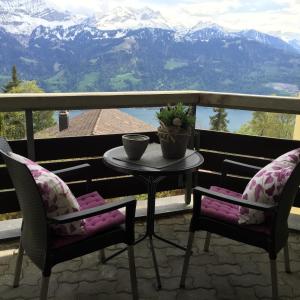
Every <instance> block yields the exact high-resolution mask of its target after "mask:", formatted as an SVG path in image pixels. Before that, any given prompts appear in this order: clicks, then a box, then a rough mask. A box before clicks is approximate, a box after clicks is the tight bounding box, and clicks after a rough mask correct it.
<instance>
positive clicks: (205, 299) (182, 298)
mask: <svg viewBox="0 0 300 300" xmlns="http://www.w3.org/2000/svg"><path fill="white" fill-rule="evenodd" d="M196 299H201V300H214V299H218V298H217V297H216V291H215V290H212V289H210V290H207V289H193V290H189V289H185V290H180V291H179V292H178V294H177V298H176V300H196Z"/></svg>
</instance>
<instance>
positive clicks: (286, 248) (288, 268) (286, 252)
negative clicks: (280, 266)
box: [283, 243, 291, 273]
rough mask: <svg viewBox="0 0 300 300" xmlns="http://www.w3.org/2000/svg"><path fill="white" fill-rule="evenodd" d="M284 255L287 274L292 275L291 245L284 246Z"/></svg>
mask: <svg viewBox="0 0 300 300" xmlns="http://www.w3.org/2000/svg"><path fill="white" fill-rule="evenodd" d="M283 253H284V264H285V271H286V272H287V273H291V265H290V254H289V245H288V243H286V245H285V246H284V248H283Z"/></svg>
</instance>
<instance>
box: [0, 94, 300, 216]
mask: <svg viewBox="0 0 300 300" xmlns="http://www.w3.org/2000/svg"><path fill="white" fill-rule="evenodd" d="M179 101H180V102H183V103H184V104H187V105H192V106H194V108H195V107H196V106H198V105H199V106H210V107H225V108H232V109H247V110H259V111H269V112H281V113H293V114H300V101H299V99H298V98H293V97H275V96H272V97H269V96H255V95H241V94H221V93H208V92H199V91H178V92H130V93H129V92H128V93H125V92H123V93H66V94H10V95H9V94H1V95H0V111H25V112H26V126H27V139H26V140H20V141H13V142H11V146H12V148H13V150H14V151H15V152H17V153H20V154H23V155H29V156H30V157H31V158H34V159H36V160H37V161H40V162H43V164H44V165H45V166H46V167H47V168H48V169H60V168H65V167H69V166H73V165H76V164H78V163H83V162H89V163H90V164H91V165H92V178H93V186H94V188H95V189H99V191H101V194H102V195H103V196H104V197H108V198H112V197H118V196H123V195H131V194H140V193H145V192H146V188H145V187H144V186H142V185H140V184H139V183H138V182H137V181H136V179H135V178H134V177H131V176H123V175H121V174H119V173H116V172H114V171H112V170H111V169H108V168H107V167H105V166H104V164H103V163H102V160H101V157H102V155H103V153H104V152H105V151H106V150H108V149H110V148H113V147H116V146H119V145H121V135H119V134H114V135H101V136H86V137H69V138H53V139H37V140H34V137H33V126H32V111H35V110H59V109H70V110H71V109H91V108H98V109H99V108H100V109H104V108H121V107H157V106H163V105H166V104H169V103H170V104H174V103H177V102H179ZM146 134H148V135H149V136H150V138H151V140H152V141H157V136H156V133H155V132H150V133H146ZM194 145H195V147H196V148H197V149H199V150H200V151H201V153H202V154H203V156H204V158H205V163H204V165H203V166H201V170H199V172H198V174H197V176H195V178H194V184H198V183H199V184H201V185H204V186H209V185H211V184H214V183H216V182H218V180H219V179H220V171H221V161H222V160H223V159H225V158H229V159H235V160H239V161H242V162H246V163H252V164H256V165H260V166H264V165H265V164H267V163H268V162H269V161H270V160H271V159H273V158H275V157H276V156H278V155H280V154H282V153H284V152H286V151H288V150H291V149H294V148H297V147H300V141H294V140H283V139H275V138H267V137H255V136H246V135H239V134H233V133H222V132H214V131H208V130H196V131H195V139H194ZM74 149H76V151H74ZM0 177H1V181H0V190H1V191H0V213H7V212H14V211H18V210H19V207H18V203H17V200H16V196H15V193H14V191H13V190H12V184H11V182H10V180H9V177H8V174H7V170H6V168H5V167H4V166H3V167H1V168H0ZM231 179H232V180H235V182H237V184H236V186H237V190H240V191H242V190H243V188H244V186H245V183H246V182H247V179H246V178H243V177H238V178H236V176H234V174H233V175H232V176H231ZM82 180H83V178H82V177H81V176H80V175H79V176H77V177H74V178H71V179H70V181H71V182H70V186H71V189H72V190H73V192H74V193H75V194H80V193H83V192H84V184H83V182H82ZM183 182H184V180H182V177H180V178H178V177H168V178H166V179H165V180H164V181H163V182H161V184H160V185H159V187H158V189H159V190H171V189H176V188H182V187H183ZM295 205H300V201H298V200H297V202H296V204H295Z"/></svg>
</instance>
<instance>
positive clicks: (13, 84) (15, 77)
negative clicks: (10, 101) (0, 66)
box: [2, 65, 21, 93]
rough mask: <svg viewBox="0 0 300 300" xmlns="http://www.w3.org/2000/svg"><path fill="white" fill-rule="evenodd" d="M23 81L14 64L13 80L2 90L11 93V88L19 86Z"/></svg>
mask: <svg viewBox="0 0 300 300" xmlns="http://www.w3.org/2000/svg"><path fill="white" fill-rule="evenodd" d="M20 83H21V80H19V79H18V73H17V68H16V66H15V65H14V66H13V67H12V72H11V81H9V82H8V83H7V84H6V85H5V86H4V87H3V88H2V91H3V92H4V93H10V91H11V89H13V88H15V87H17V86H18V85H19V84H20Z"/></svg>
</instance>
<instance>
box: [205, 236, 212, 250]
mask: <svg viewBox="0 0 300 300" xmlns="http://www.w3.org/2000/svg"><path fill="white" fill-rule="evenodd" d="M210 237H211V233H210V232H208V231H207V232H206V238H205V243H204V251H205V252H208V250H209V244H210Z"/></svg>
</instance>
